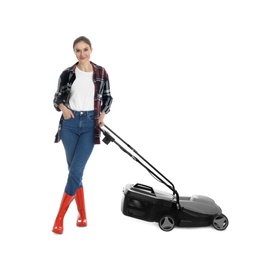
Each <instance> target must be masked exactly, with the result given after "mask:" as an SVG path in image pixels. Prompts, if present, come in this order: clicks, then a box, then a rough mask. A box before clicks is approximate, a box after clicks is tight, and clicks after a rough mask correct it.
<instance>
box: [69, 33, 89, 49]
mask: <svg viewBox="0 0 271 260" xmlns="http://www.w3.org/2000/svg"><path fill="white" fill-rule="evenodd" d="M78 42H84V43H86V44H88V45H89V47H90V49H91V48H92V47H91V42H90V40H89V39H88V38H87V37H85V36H80V37H78V38H76V39H75V40H74V42H73V49H74V46H75V45H76V44H77V43H78Z"/></svg>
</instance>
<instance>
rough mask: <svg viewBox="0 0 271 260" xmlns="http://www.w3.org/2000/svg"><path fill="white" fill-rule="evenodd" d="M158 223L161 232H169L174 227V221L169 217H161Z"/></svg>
mask: <svg viewBox="0 0 271 260" xmlns="http://www.w3.org/2000/svg"><path fill="white" fill-rule="evenodd" d="M158 223H159V227H160V228H161V229H162V230H163V231H171V230H172V229H173V228H174V227H175V219H174V217H172V216H171V215H163V216H162V217H161V218H160V219H159V222H158Z"/></svg>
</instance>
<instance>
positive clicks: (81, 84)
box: [69, 67, 95, 111]
mask: <svg viewBox="0 0 271 260" xmlns="http://www.w3.org/2000/svg"><path fill="white" fill-rule="evenodd" d="M75 76H76V78H75V80H74V82H73V84H72V87H71V97H70V101H69V107H70V108H71V109H73V110H75V111H89V110H94V90H95V87H94V83H93V72H85V71H82V70H80V69H78V68H77V67H76V69H75Z"/></svg>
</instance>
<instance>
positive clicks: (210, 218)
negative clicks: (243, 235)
mask: <svg viewBox="0 0 271 260" xmlns="http://www.w3.org/2000/svg"><path fill="white" fill-rule="evenodd" d="M104 127H105V128H106V129H107V130H109V131H110V133H109V132H108V131H106V130H105V129H103V128H102V127H100V129H101V131H102V133H103V135H104V138H103V142H104V143H105V144H107V145H108V144H109V143H110V142H113V143H115V144H116V145H117V146H119V148H120V149H121V150H122V151H124V152H125V153H127V154H128V155H129V156H130V157H131V158H132V159H134V160H135V161H136V162H138V163H139V164H140V165H142V166H143V167H144V168H145V169H146V170H147V171H148V172H149V173H150V174H151V175H152V176H153V177H154V178H155V179H156V180H158V181H159V182H161V183H163V184H164V185H165V186H167V187H168V188H169V189H170V190H171V191H172V193H169V192H164V191H159V190H156V189H153V188H152V187H150V186H148V185H145V184H141V183H137V184H135V185H134V184H127V185H126V186H125V187H124V188H123V197H122V202H121V211H122V213H123V214H124V215H126V216H129V217H133V218H137V219H141V220H145V221H149V222H158V224H159V227H160V228H161V229H162V230H163V231H171V230H172V229H173V228H174V227H175V226H179V227H203V226H210V225H212V226H213V227H214V228H215V229H216V230H220V231H221V230H225V229H226V228H227V227H228V224H229V221H228V218H227V217H226V216H225V215H224V214H222V210H221V208H220V207H219V206H218V205H217V204H216V203H215V201H214V200H213V199H211V198H209V197H206V196H202V195H193V196H191V197H183V196H181V197H180V196H179V194H178V192H177V190H176V189H175V187H174V185H173V183H172V182H171V181H169V180H168V179H167V178H166V177H165V176H164V175H163V174H162V173H161V172H159V171H158V170H157V169H156V168H155V167H154V166H152V165H151V164H150V163H149V162H148V161H147V160H145V159H144V158H143V157H142V156H141V155H140V154H139V153H138V152H137V151H136V150H135V149H134V148H133V147H131V146H130V145H129V144H128V143H126V142H125V141H124V140H123V139H122V138H121V137H119V136H118V135H117V134H116V133H115V132H113V131H112V130H111V129H110V128H109V127H108V126H106V125H105V126H104ZM111 134H113V136H112V135H111ZM115 137H117V138H118V139H119V140H120V141H121V142H122V143H123V144H125V145H126V146H127V147H128V148H129V149H130V150H131V151H132V152H133V153H134V154H136V155H137V156H139V157H140V158H141V159H142V160H143V161H144V162H145V163H146V164H147V165H148V166H149V167H151V168H152V170H151V169H150V168H149V167H148V166H146V165H145V164H143V163H142V162H141V161H140V160H139V159H138V158H137V157H136V156H134V155H133V154H132V153H130V152H129V151H128V150H127V149H125V148H124V147H123V146H122V145H120V144H119V143H118V142H117V141H116V139H115ZM153 171H155V172H156V173H155V172H153Z"/></svg>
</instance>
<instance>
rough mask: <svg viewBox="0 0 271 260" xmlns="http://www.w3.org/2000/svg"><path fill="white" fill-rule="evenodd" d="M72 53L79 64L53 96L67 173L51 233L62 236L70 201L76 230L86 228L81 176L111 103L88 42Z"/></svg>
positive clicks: (75, 45)
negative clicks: (72, 203)
mask: <svg viewBox="0 0 271 260" xmlns="http://www.w3.org/2000/svg"><path fill="white" fill-rule="evenodd" d="M73 50H74V53H75V56H76V58H77V60H78V62H76V63H75V64H74V65H73V66H71V67H69V68H67V69H65V70H64V71H63V72H62V74H61V75H60V78H59V81H58V87H57V92H56V93H55V96H54V107H55V109H56V110H57V111H62V116H61V118H60V122H59V127H58V132H57V134H56V138H55V142H59V141H60V140H62V143H63V145H64V149H65V153H66V159H67V164H68V170H69V175H68V180H67V184H66V187H65V190H64V194H63V197H62V201H61V203H60V207H59V211H58V214H57V217H56V219H55V223H54V226H53V230H52V231H53V232H54V233H56V234H62V233H63V220H64V216H65V213H66V212H67V210H68V208H69V206H70V203H71V202H72V201H73V199H75V201H76V204H77V209H78V213H79V214H78V219H77V226H79V227H84V226H87V219H86V210H85V202H84V190H83V184H82V177H83V172H84V168H85V165H86V163H87V161H88V159H89V157H90V155H91V153H92V150H93V147H94V145H95V144H99V143H100V129H99V125H101V126H103V125H104V117H105V115H106V114H107V113H108V112H109V111H110V106H111V104H112V100H113V98H112V96H111V94H110V86H109V79H108V74H107V72H106V71H105V69H104V68H103V67H101V66H99V65H97V64H95V63H93V62H92V61H90V56H91V53H92V47H91V43H90V41H89V39H88V38H86V37H84V36H81V37H79V38H77V39H75V41H74V43H73Z"/></svg>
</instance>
